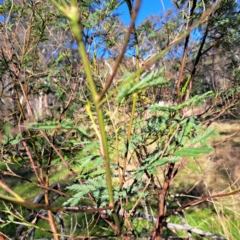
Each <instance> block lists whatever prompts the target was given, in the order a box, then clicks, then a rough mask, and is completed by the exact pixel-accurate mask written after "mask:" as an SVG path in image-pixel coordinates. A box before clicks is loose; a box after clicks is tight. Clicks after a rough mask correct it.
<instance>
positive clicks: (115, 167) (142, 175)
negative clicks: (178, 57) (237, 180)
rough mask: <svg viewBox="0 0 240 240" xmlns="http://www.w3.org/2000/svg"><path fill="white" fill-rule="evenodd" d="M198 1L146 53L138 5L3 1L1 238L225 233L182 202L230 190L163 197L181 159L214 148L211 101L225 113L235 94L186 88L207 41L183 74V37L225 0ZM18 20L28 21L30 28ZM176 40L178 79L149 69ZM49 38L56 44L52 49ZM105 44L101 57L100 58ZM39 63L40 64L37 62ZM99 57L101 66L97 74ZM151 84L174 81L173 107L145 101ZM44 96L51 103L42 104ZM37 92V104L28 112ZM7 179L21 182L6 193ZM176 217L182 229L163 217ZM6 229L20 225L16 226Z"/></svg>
mask: <svg viewBox="0 0 240 240" xmlns="http://www.w3.org/2000/svg"><path fill="white" fill-rule="evenodd" d="M189 2H190V1H189ZM200 2H201V1H200ZM200 2H199V3H198V4H199V5H198V6H196V4H197V1H193V5H191V4H190V3H189V7H190V6H192V7H191V11H190V13H189V15H188V16H187V18H189V19H187V21H188V23H186V22H183V23H180V22H179V23H178V24H179V25H178V26H174V25H173V24H174V23H173V22H172V23H171V22H169V26H168V27H167V26H165V27H164V28H163V31H164V32H165V34H166V32H168V31H170V34H169V36H168V40H167V37H166V38H164V39H163V40H164V41H165V42H166V44H165V46H164V47H163V48H161V49H158V50H157V51H155V52H151V54H150V57H148V58H145V56H146V53H145V51H146V49H144V46H145V45H143V46H142V45H141V34H143V33H144V31H146V30H148V31H150V33H149V35H151V36H152V38H154V39H156V38H157V37H159V38H160V37H161V38H163V36H162V35H161V36H158V33H157V31H156V32H154V31H153V29H152V30H151V28H150V29H147V28H146V27H147V23H145V25H143V26H141V27H142V29H141V28H140V27H139V28H138V27H136V26H135V21H136V17H137V14H138V12H139V8H140V5H141V1H140V0H137V1H136V2H135V6H133V3H132V1H127V0H126V1H122V2H121V1H103V3H99V1H82V2H78V1H75V0H72V1H70V2H69V1H65V0H63V1H55V0H50V1H49V2H48V3H47V6H43V4H42V3H41V2H38V1H37V2H35V3H32V2H31V3H30V2H29V3H23V2H22V3H21V4H20V5H17V4H16V3H15V2H14V3H12V4H10V2H5V4H4V6H3V7H2V8H1V9H2V10H1V9H0V10H1V11H3V12H4V11H6V12H7V13H8V14H9V18H8V19H7V21H6V22H5V26H4V28H5V32H4V33H3V38H4V41H5V45H4V48H2V57H3V61H1V74H2V75H1V76H2V79H4V81H7V80H6V79H11V81H10V82H9V83H8V84H6V86H5V85H4V87H3V91H7V90H6V89H8V91H9V92H11V94H12V95H11V98H12V99H11V100H12V102H13V103H14V104H13V105H14V106H13V108H12V109H11V111H10V112H9V111H8V110H9V109H8V110H7V109H4V111H6V112H7V113H8V115H7V117H6V118H4V119H3V120H2V122H1V130H2V135H1V142H2V149H1V150H2V153H1V154H2V155H1V156H2V167H3V170H1V174H2V175H3V176H4V177H5V176H6V179H3V180H1V181H0V187H1V188H2V189H3V190H4V193H1V194H0V198H1V199H2V200H3V202H2V207H3V210H1V212H2V213H3V220H2V221H3V223H1V225H0V227H1V228H2V229H3V230H4V231H3V232H4V234H3V236H5V237H6V239H10V238H11V237H14V239H36V236H38V237H45V236H47V237H53V238H54V239H78V238H86V239H88V238H97V239H101V238H109V239H111V238H112V239H114V238H118V237H121V238H122V239H134V238H149V239H165V237H166V238H168V237H169V236H171V237H177V233H176V231H175V230H174V229H180V230H182V231H183V232H184V234H182V232H181V233H179V234H180V235H181V234H182V235H186V234H188V235H189V234H190V235H191V234H196V235H199V236H206V237H210V238H215V239H216V238H218V239H225V238H224V237H223V236H220V235H219V234H218V233H214V232H213V233H212V232H208V231H203V230H201V229H196V228H192V227H191V226H190V225H188V223H186V222H184V220H182V219H183V218H184V217H183V216H182V214H183V212H184V209H186V208H188V207H191V206H194V205H197V204H200V203H202V202H204V201H208V200H211V199H214V198H217V197H224V196H229V195H234V194H236V193H238V192H239V190H233V191H230V192H228V193H224V194H216V195H209V196H204V197H202V198H198V199H196V200H193V201H192V200H189V199H187V200H186V199H185V201H184V202H183V203H179V202H178V201H175V200H174V199H172V198H171V196H170V195H171V188H170V186H171V184H172V182H173V180H175V179H176V178H177V176H178V173H179V171H181V170H182V168H183V167H184V165H185V164H186V163H187V162H188V161H190V160H191V159H194V158H196V157H198V156H199V155H201V154H206V153H209V152H211V151H212V147H211V145H210V144H209V142H208V139H209V138H210V137H213V136H214V131H215V129H214V128H206V125H208V124H210V123H211V121H213V120H214V119H215V118H217V117H219V116H221V115H222V114H223V113H224V112H223V109H224V107H222V106H220V107H219V108H216V106H217V105H218V106H219V101H220V100H219V99H225V100H224V102H227V104H225V105H224V104H223V105H224V106H225V107H226V109H230V108H231V107H233V106H235V105H236V103H237V102H238V99H239V94H238V92H239V89H238V88H237V87H235V88H234V90H233V89H231V90H230V89H229V88H223V89H219V90H215V91H214V89H211V90H210V89H208V90H209V91H204V92H201V91H200V93H198V92H197V90H196V92H195V93H194V94H192V95H191V94H190V93H191V92H193V87H192V85H193V80H194V77H196V78H197V77H199V76H197V75H196V72H195V70H194V69H195V68H196V66H197V64H198V63H199V62H200V58H201V56H200V55H201V54H202V51H203V47H204V44H205V43H206V41H205V40H206V39H204V38H203V40H202V42H201V43H200V45H201V46H200V48H199V49H198V51H197V56H196V58H194V57H193V59H191V63H189V65H190V64H191V66H193V70H192V71H191V72H189V73H188V74H186V75H184V73H183V69H184V68H185V67H186V61H187V60H186V53H185V51H186V49H187V44H188V40H187V39H188V38H189V36H190V34H191V33H192V32H193V31H194V30H196V29H199V28H200V26H201V27H202V28H204V27H206V29H208V31H210V27H212V28H214V26H215V25H214V24H216V23H215V22H213V21H212V20H211V18H214V16H218V17H219V18H220V13H221V10H222V12H224V11H226V9H225V8H226V6H225V3H224V1H217V2H216V3H215V4H211V3H207V4H205V3H203V2H201V3H200ZM122 4H126V5H127V7H128V11H129V15H130V17H131V22H130V24H129V26H128V28H125V29H124V31H123V29H121V28H120V27H119V25H118V24H120V23H119V16H118V14H117V13H116V9H117V8H118V7H119V6H120V5H122ZM47 7H48V8H49V9H50V10H48V9H47ZM219 11H220V13H219ZM183 14H184V13H183ZM185 14H186V13H185ZM218 14H219V15H218ZM24 18H26V19H30V23H29V25H28V24H27V23H26V21H25V22H24V21H23V19H24ZM216 18H217V17H216ZM113 20H114V22H112V21H113ZM13 21H17V22H18V24H19V26H23V28H24V29H25V30H26V32H25V35H24V40H23V41H22V40H21V39H20V40H19V39H18V37H16V36H15V35H14V31H13V29H11V27H12V28H16V29H18V27H19V26H18V25H15V26H14V25H13V26H14V27H13V26H11V24H10V23H11V22H13ZM22 21H23V23H24V24H25V25H24V24H23V23H22ZM216 21H217V20H216ZM148 24H150V23H148ZM181 24H182V25H181ZM222 24H223V23H222ZM206 25H207V26H206ZM144 26H145V28H144ZM183 26H184V27H183ZM55 27H56V28H55ZM118 27H119V28H118ZM7 30H8V31H10V32H11V34H12V35H11V36H12V37H13V43H12V41H11V40H10V38H9V37H8V36H7ZM175 30H178V32H177V33H175V35H174V36H173V35H172V34H173V33H174V31H175ZM47 32H48V34H49V36H48V35H47V34H46V33H47ZM64 32H68V34H66V36H65V35H64ZM58 36H61V39H60V40H61V41H62V42H61V43H60V41H59V40H58ZM184 41H185V48H183V51H182V53H183V57H182V62H181V64H180V66H178V63H175V65H176V69H178V71H179V78H178V79H174V80H173V79H171V77H169V69H168V66H161V67H159V66H157V65H158V64H159V62H160V61H161V60H162V59H164V57H166V58H170V54H172V52H173V51H174V50H175V49H177V48H180V47H179V46H181V44H182V42H184ZM45 42H46V43H47V44H46V45H47V46H48V48H47V49H46V51H48V54H46V52H45V50H44V47H45V45H44V44H45ZM57 43H58V44H61V45H60V50H57V49H58V47H54V44H57ZM11 44H12V45H11ZM206 44H207V43H206ZM69 45H71V48H70V50H69V49H67V46H69ZM207 47H209V46H207ZM195 48H196V46H194V47H193V49H191V50H194V49H195ZM141 50H142V52H141ZM107 51H109V54H111V58H110V59H108V58H107V55H104V53H105V52H107ZM99 52H100V53H101V54H103V56H102V58H100V57H99V55H98V54H99ZM103 52H104V53H103ZM50 53H51V54H50ZM132 53H134V54H133V63H132V68H131V69H130V67H129V66H128V67H129V68H128V67H125V66H124V58H126V56H128V55H129V54H132ZM50 55H51V56H50ZM191 57H192V56H191ZM41 58H42V59H45V60H46V61H47V62H44V61H43V63H41ZM141 58H144V59H145V60H143V61H142V62H141V61H140V60H141ZM112 59H113V60H112ZM194 59H195V61H194ZM111 60H112V61H111ZM126 61H128V60H126ZM36 62H38V63H39V65H38V64H36ZM103 62H105V64H106V66H105V67H103V68H102V69H101V64H102V63H103ZM109 62H110V63H109ZM40 63H41V64H40ZM127 64H129V63H127ZM129 65H130V64H129ZM175 80H177V81H175ZM9 85H11V86H12V88H11V89H9V88H8V86H9ZM169 86H170V87H169ZM156 88H158V89H169V88H175V97H174V96H171V98H172V100H174V103H173V101H172V104H171V105H170V106H161V105H159V104H157V103H156V101H151V99H150V98H151V96H150V97H149V94H150V93H151V92H154V91H155V89H156ZM226 89H227V90H226ZM169 91H170V90H169ZM9 92H8V93H9ZM4 94H5V93H4ZM4 94H3V96H5V95H4ZM173 95H174V94H173ZM219 96H221V98H219ZM50 97H52V98H54V99H55V100H53V101H52V102H50ZM6 98H7V97H6ZM173 98H175V99H173ZM36 99H39V101H38V102H37V104H38V105H37V108H39V109H40V110H41V111H34V106H36V105H33V104H34V101H36ZM46 101H47V104H46ZM54 101H55V102H54ZM206 101H211V104H209V107H208V108H206V109H205V111H204V114H205V115H206V116H207V117H205V118H203V117H202V114H201V116H200V115H198V116H195V115H192V116H187V115H186V114H185V113H186V112H187V110H188V109H191V108H194V107H195V106H202V105H203V104H204V103H205V102H206ZM10 104H11V103H10ZM44 104H46V105H44ZM226 109H225V110H226ZM35 110H36V109H35ZM213 111H215V112H214V114H213ZM211 114H212V118H211V117H209V116H210V115H211ZM203 120H204V121H206V122H205V125H203V124H202V123H203ZM29 166H30V171H29ZM25 169H27V172H28V173H30V176H27V175H26V174H25V173H24V171H23V170H25ZM7 177H8V178H7ZM186 177H187V176H186ZM11 178H14V179H15V178H16V179H19V181H22V182H23V185H24V184H26V186H27V187H26V189H24V190H22V191H21V189H17V187H16V189H15V190H12V189H14V186H13V185H12V186H11V187H10V185H11V184H10V182H11ZM182 181H183V182H184V179H183V180H182ZM29 189H32V192H31V191H30V190H29ZM39 192H40V193H39ZM175 215H178V218H179V219H180V220H181V221H183V222H184V224H182V225H181V224H179V222H177V223H176V222H169V219H171V220H172V218H173V216H175ZM173 221H174V220H173ZM46 222H48V226H46V225H44V224H46ZM73 222H74V223H73ZM12 226H17V228H16V231H15V232H14V233H13V232H10V231H11V228H12ZM8 231H9V232H10V233H8ZM194 236H195V235H194Z"/></svg>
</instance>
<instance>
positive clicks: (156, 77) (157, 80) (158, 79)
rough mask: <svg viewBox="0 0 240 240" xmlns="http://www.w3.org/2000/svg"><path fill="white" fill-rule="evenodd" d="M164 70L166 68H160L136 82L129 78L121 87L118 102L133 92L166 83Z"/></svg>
mask: <svg viewBox="0 0 240 240" xmlns="http://www.w3.org/2000/svg"><path fill="white" fill-rule="evenodd" d="M163 72H164V68H161V69H160V70H158V71H156V72H152V73H149V74H148V75H147V76H146V77H145V78H143V79H141V81H140V82H138V83H134V80H132V79H131V80H130V81H129V79H127V80H126V81H128V82H127V83H125V84H124V85H123V87H122V88H121V89H120V91H119V93H118V96H117V104H120V103H121V102H122V100H123V99H124V98H126V97H128V96H129V95H132V94H133V93H136V92H139V91H142V90H144V89H146V88H149V87H152V86H156V85H160V84H164V83H166V82H167V80H166V79H165V78H164V77H162V76H161V75H162V74H163Z"/></svg>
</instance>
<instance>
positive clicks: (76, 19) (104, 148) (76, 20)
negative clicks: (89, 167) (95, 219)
mask: <svg viewBox="0 0 240 240" xmlns="http://www.w3.org/2000/svg"><path fill="white" fill-rule="evenodd" d="M52 2H53V3H54V4H55V5H56V2H54V1H52ZM71 3H72V5H71V6H70V7H69V9H68V12H66V11H65V10H64V11H62V10H61V7H59V6H58V9H59V10H60V11H62V12H63V13H64V14H65V15H66V16H67V17H68V18H69V22H70V26H71V30H72V33H73V35H74V36H75V38H76V41H77V44H78V51H79V53H80V55H81V57H82V62H83V66H84V70H85V73H86V77H87V82H88V84H89V88H90V91H91V95H92V98H93V102H94V105H95V107H96V113H97V118H98V124H99V129H100V135H101V139H99V140H100V143H101V154H103V158H104V161H105V170H106V182H107V188H108V195H109V205H110V206H111V207H114V198H113V190H112V177H111V168H110V157H109V152H108V145H107V136H106V132H105V126H104V117H103V112H102V109H101V106H100V104H99V100H100V98H99V96H98V93H97V90H96V86H95V83H94V80H93V77H92V74H91V69H90V63H89V61H88V57H87V53H86V49H85V46H84V42H83V39H82V26H81V19H80V14H79V11H78V6H77V2H76V1H71ZM112 216H113V219H114V221H115V224H116V226H117V228H118V232H120V222H119V219H118V217H117V214H116V213H115V212H114V210H113V211H112Z"/></svg>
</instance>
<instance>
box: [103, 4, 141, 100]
mask: <svg viewBox="0 0 240 240" xmlns="http://www.w3.org/2000/svg"><path fill="white" fill-rule="evenodd" d="M140 4H141V0H138V1H137V3H136V6H135V9H134V11H133V13H132V18H131V23H130V26H129V28H128V31H127V34H126V36H125V39H124V45H123V47H122V50H121V52H120V54H119V55H118V57H117V59H116V62H115V65H114V67H113V71H112V74H111V75H110V76H109V78H108V79H107V82H106V84H105V86H104V88H103V90H102V92H101V93H100V94H99V102H100V101H101V100H102V98H103V97H104V95H105V93H106V92H107V90H108V89H109V87H110V86H111V84H112V81H113V79H114V76H115V75H116V73H117V69H118V66H119V64H120V62H121V60H122V58H123V55H124V53H125V50H126V47H127V44H128V41H129V39H130V36H131V33H132V31H133V29H134V25H135V20H136V18H137V14H138V11H139V8H140Z"/></svg>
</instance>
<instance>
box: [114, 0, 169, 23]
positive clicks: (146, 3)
mask: <svg viewBox="0 0 240 240" xmlns="http://www.w3.org/2000/svg"><path fill="white" fill-rule="evenodd" d="M162 2H163V4H164V8H165V9H163V5H162ZM169 8H171V9H173V3H172V1H171V0H167V1H166V0H162V1H161V0H142V4H141V7H140V11H139V13H138V18H137V21H136V25H139V24H140V23H141V22H142V21H143V20H144V19H146V17H148V16H150V15H151V14H154V15H157V14H160V13H161V14H164V12H166V11H167V9H169ZM118 11H119V13H121V14H122V15H121V16H120V17H121V19H122V20H123V21H124V23H125V24H129V23H130V16H129V13H128V8H127V4H126V3H125V4H123V5H122V6H121V7H120V8H119V10H118Z"/></svg>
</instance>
